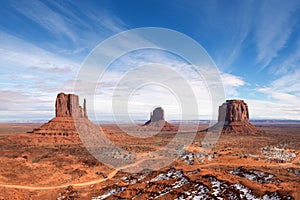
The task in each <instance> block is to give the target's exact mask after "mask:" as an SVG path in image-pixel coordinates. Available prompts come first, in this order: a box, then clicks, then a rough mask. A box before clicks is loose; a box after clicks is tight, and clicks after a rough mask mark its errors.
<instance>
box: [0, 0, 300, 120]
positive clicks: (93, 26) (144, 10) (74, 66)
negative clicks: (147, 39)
mask: <svg viewBox="0 0 300 200" xmlns="http://www.w3.org/2000/svg"><path fill="white" fill-rule="evenodd" d="M0 4H1V6H0V13H1V14H0V15H1V17H0V66H1V68H0V71H1V82H0V83H1V89H0V101H1V105H0V107H1V109H0V110H1V111H0V116H1V118H0V119H1V121H12V120H20V121H22V120H39V119H41V120H47V119H49V118H51V117H52V116H53V115H54V101H55V96H56V94H57V93H58V92H61V91H64V92H70V93H71V92H73V90H74V82H75V80H76V76H77V73H78V71H79V69H80V66H81V64H82V62H84V59H85V58H86V56H88V54H89V52H90V51H91V50H93V48H94V47H95V46H96V45H98V44H99V43H100V42H102V41H104V40H105V39H106V38H108V37H110V36H113V35H114V34H116V33H119V32H120V31H125V30H128V29H132V28H139V27H164V28H169V29H173V30H176V31H179V32H181V33H183V34H186V35H187V36H189V37H191V38H193V39H194V40H195V41H197V42H198V43H199V44H200V45H202V46H203V47H204V48H205V50H206V51H207V53H208V54H209V55H210V56H211V58H212V59H213V60H214V61H215V63H216V65H217V66H218V68H219V70H220V75H221V77H222V80H223V83H224V89H225V93H226V98H227V99H229V98H240V99H245V101H246V102H247V103H248V105H249V107H250V115H251V118H252V119H253V118H256V119H260V118H261V119H300V67H299V65H300V2H299V1H297V0H295V1H293V0H288V1H285V2H282V1H280V0H277V1H237V0H231V1H226V2H225V1H209V2H204V1H203V2H199V1H188V2H181V1H173V2H172V3H168V2H162V1H156V0H154V1H130V2H127V1H87V2H80V1H47V0H46V1H38V0H29V1H25V0H21V1H3V2H1V3H0ZM174 42H175V41H174ZM153 62H157V63H161V64H165V65H166V66H175V67H177V69H178V70H179V71H180V72H181V73H182V74H183V76H185V77H186V78H187V79H188V80H189V81H190V82H191V84H194V86H193V88H194V89H195V93H196V94H197V95H199V99H200V100H199V105H200V106H199V112H200V111H201V113H202V114H203V115H201V116H199V119H207V118H209V112H210V110H209V109H208V107H209V106H203V105H205V103H207V102H209V101H208V99H207V97H203V96H205V95H207V93H208V92H207V91H206V90H205V87H204V86H203V85H201V82H197V81H194V79H193V74H192V73H190V71H189V70H190V68H189V65H188V63H186V62H185V61H183V60H180V59H176V58H175V57H174V56H173V55H171V54H168V53H166V52H160V51H151V50H149V51H140V52H134V53H132V54H129V55H128V56H125V57H123V58H120V60H118V61H117V62H114V63H113V64H112V66H111V69H112V70H111V71H109V73H108V76H107V78H108V80H109V81H107V82H105V84H104V83H103V85H102V91H98V92H99V93H97V98H96V102H97V105H96V108H95V109H96V112H98V113H101V116H102V118H101V117H100V119H99V120H111V119H112V116H111V109H110V101H111V99H110V98H111V96H112V91H113V88H112V87H111V81H113V79H114V78H118V77H120V76H121V75H122V73H123V72H124V70H125V69H128V68H130V67H133V66H134V67H136V66H139V65H142V64H144V63H153ZM193 81H194V82H193ZM197 87H198V89H197ZM199 88H200V89H199ZM151 96H152V97H153V96H155V100H153V102H149V98H150V97H151ZM207 96H209V95H207ZM197 97H198V96H197ZM157 104H160V105H162V106H163V107H165V109H166V113H167V119H180V116H179V115H180V106H179V105H178V102H177V101H176V98H174V96H173V97H172V95H171V94H169V93H168V92H167V91H165V89H164V88H159V87H157V86H153V87H144V88H141V89H140V90H139V91H137V92H136V93H135V94H134V95H133V96H132V98H131V100H130V102H129V112H130V113H132V118H133V119H147V118H148V113H149V111H150V110H151V109H152V108H153V106H156V105H157ZM201 105H202V107H201Z"/></svg>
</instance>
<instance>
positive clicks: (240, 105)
mask: <svg viewBox="0 0 300 200" xmlns="http://www.w3.org/2000/svg"><path fill="white" fill-rule="evenodd" d="M220 126H223V128H222V133H227V134H256V133H263V131H261V130H259V129H258V128H256V127H255V126H254V125H253V124H251V123H250V122H249V109H248V105H247V104H246V103H245V102H244V101H243V100H236V99H233V100H226V102H225V103H223V104H222V105H221V106H219V117H218V123H217V124H215V125H214V126H213V127H211V128H209V129H208V130H212V131H213V130H214V129H216V128H219V127H220Z"/></svg>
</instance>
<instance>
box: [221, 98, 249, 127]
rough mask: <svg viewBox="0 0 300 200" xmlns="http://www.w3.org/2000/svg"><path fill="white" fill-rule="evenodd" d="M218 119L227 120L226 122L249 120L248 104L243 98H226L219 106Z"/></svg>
mask: <svg viewBox="0 0 300 200" xmlns="http://www.w3.org/2000/svg"><path fill="white" fill-rule="evenodd" d="M218 121H219V122H221V121H225V124H230V123H232V122H249V111H248V105H247V104H246V103H245V102H244V101H243V100H236V99H233V100H226V102H225V103H223V104H222V105H221V106H219V117H218Z"/></svg>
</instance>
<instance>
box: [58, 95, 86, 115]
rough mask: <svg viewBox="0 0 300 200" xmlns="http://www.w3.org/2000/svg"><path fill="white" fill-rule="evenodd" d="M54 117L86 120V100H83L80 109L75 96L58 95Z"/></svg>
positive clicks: (77, 98)
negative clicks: (82, 118)
mask: <svg viewBox="0 0 300 200" xmlns="http://www.w3.org/2000/svg"><path fill="white" fill-rule="evenodd" d="M55 116H56V117H76V118H81V117H84V118H87V112H86V100H85V99H84V102H83V108H82V107H81V106H80V105H79V97H78V96H77V95H75V94H64V93H59V94H58V95H57V97H56V102H55Z"/></svg>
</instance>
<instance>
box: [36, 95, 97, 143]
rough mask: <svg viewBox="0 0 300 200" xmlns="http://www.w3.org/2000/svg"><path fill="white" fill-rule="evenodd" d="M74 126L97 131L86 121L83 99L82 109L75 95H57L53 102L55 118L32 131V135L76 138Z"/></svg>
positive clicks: (76, 133)
mask: <svg viewBox="0 0 300 200" xmlns="http://www.w3.org/2000/svg"><path fill="white" fill-rule="evenodd" d="M76 124H77V126H79V125H80V126H81V127H83V128H86V129H87V130H92V129H93V130H96V129H97V128H96V127H95V126H94V124H93V123H92V122H91V121H90V120H89V119H88V116H87V110H86V100H85V99H84V101H83V108H82V107H81V106H80V104H79V97H78V96H77V95H75V94H64V93H59V94H58V95H57V97H56V102H55V117H54V118H53V119H51V120H50V121H49V122H48V123H45V124H43V125H42V126H40V127H39V128H36V129H34V130H33V131H32V133H34V134H40V135H48V136H76V137H77V136H78V131H77V129H76ZM77 138H79V137H77Z"/></svg>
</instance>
